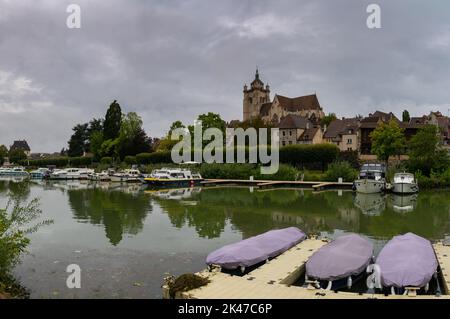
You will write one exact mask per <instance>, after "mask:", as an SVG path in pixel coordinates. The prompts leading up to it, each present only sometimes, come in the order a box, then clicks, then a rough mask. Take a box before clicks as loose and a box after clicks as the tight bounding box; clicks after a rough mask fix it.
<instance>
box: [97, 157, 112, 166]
mask: <svg viewBox="0 0 450 319" xmlns="http://www.w3.org/2000/svg"><path fill="white" fill-rule="evenodd" d="M112 161H113V160H112V157H103V158H102V159H101V160H100V163H101V164H103V165H111V164H112Z"/></svg>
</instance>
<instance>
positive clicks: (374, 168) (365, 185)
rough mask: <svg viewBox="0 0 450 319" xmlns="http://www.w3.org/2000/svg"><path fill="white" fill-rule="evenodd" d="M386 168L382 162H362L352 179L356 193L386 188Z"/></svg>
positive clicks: (374, 191) (368, 192)
mask: <svg viewBox="0 0 450 319" xmlns="http://www.w3.org/2000/svg"><path fill="white" fill-rule="evenodd" d="M385 175H386V168H385V166H384V165H383V164H364V165H363V166H362V167H361V171H360V173H359V177H358V179H357V180H356V181H354V189H355V190H356V191H357V192H358V193H364V194H373V193H380V192H383V191H385V190H386V176H385Z"/></svg>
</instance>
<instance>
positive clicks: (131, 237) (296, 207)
mask: <svg viewBox="0 0 450 319" xmlns="http://www.w3.org/2000/svg"><path fill="white" fill-rule="evenodd" d="M10 195H14V196H16V197H18V198H20V199H21V200H22V201H23V202H24V203H25V202H27V201H29V200H31V199H33V198H36V197H38V198H40V202H41V209H42V210H43V215H42V216H41V218H40V220H52V221H53V223H52V224H50V225H45V226H43V227H41V228H39V230H38V231H37V232H35V233H32V234H31V235H29V238H30V239H31V244H30V246H29V250H28V251H29V252H28V253H27V254H26V255H24V256H23V258H22V263H21V264H20V265H19V266H17V267H16V269H15V270H14V274H15V276H16V277H17V278H18V279H19V280H20V282H21V284H22V285H23V286H25V287H27V288H28V289H29V290H30V292H31V297H32V298H161V285H162V283H163V277H164V276H165V273H166V272H169V273H171V274H174V275H180V274H183V273H187V272H195V271H199V270H201V269H203V268H205V264H204V261H205V258H206V255H207V254H208V253H209V252H211V251H213V250H215V249H217V248H219V247H221V246H223V245H226V244H229V243H232V242H236V241H239V240H241V239H243V238H247V237H250V236H253V235H257V234H260V233H262V232H265V231H268V230H271V229H274V228H283V227H287V226H297V227H299V228H300V229H302V230H303V231H305V232H306V233H308V234H319V235H320V236H326V237H331V238H332V237H335V236H336V235H338V234H341V233H343V232H356V233H360V234H363V235H365V236H367V237H369V238H370V239H372V240H373V241H374V242H375V246H376V249H377V250H379V248H380V247H381V246H382V245H383V244H384V243H385V242H386V240H388V239H390V238H391V237H392V236H394V235H397V234H401V233H405V232H409V231H411V232H414V233H416V234H418V235H421V236H424V237H426V238H428V239H432V240H438V239H445V238H447V237H446V236H447V234H449V233H450V224H449V221H450V191H422V192H420V194H418V195H415V196H408V197H399V196H395V195H392V194H388V195H381V194H380V195H378V194H377V195H361V194H355V193H353V192H351V191H327V192H321V193H314V192H312V191H310V190H302V189H272V190H259V189H257V188H254V189H253V188H249V187H245V188H238V187H226V188H195V189H181V190H162V191H147V190H145V188H143V187H142V186H141V185H120V184H114V183H97V184H94V183H89V182H78V181H75V182H33V181H31V182H27V181H25V182H18V181H0V207H3V206H4V205H5V203H6V202H7V197H8V196H10ZM69 264H78V265H79V266H80V267H81V270H82V276H81V278H82V279H81V288H80V289H68V288H67V286H66V279H67V276H68V275H69V274H68V273H67V272H66V267H67V266H68V265H69Z"/></svg>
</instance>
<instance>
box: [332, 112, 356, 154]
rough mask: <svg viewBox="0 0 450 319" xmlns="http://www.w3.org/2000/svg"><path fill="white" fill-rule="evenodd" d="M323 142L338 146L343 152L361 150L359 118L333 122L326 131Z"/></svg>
mask: <svg viewBox="0 0 450 319" xmlns="http://www.w3.org/2000/svg"><path fill="white" fill-rule="evenodd" d="M323 140H324V142H327V143H333V144H336V145H337V146H338V147H339V150H340V151H342V152H344V151H357V150H358V149H359V118H349V119H346V118H343V119H342V120H339V119H336V120H334V121H332V122H331V123H330V125H328V127H327V128H326V129H325V133H324V135H323Z"/></svg>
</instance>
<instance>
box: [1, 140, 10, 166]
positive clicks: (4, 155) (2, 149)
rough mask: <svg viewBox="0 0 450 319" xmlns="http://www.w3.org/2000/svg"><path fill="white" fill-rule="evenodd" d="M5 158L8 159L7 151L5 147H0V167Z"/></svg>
mask: <svg viewBox="0 0 450 319" xmlns="http://www.w3.org/2000/svg"><path fill="white" fill-rule="evenodd" d="M5 157H8V149H7V148H6V146H5V145H0V165H3V163H4V162H5Z"/></svg>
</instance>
